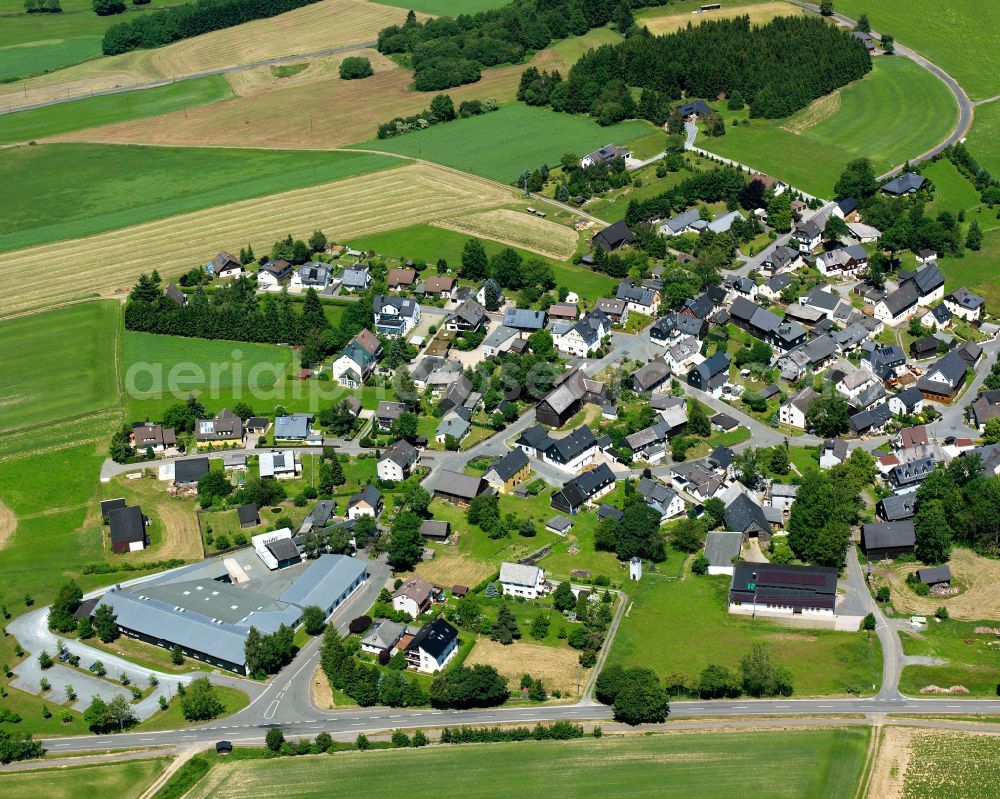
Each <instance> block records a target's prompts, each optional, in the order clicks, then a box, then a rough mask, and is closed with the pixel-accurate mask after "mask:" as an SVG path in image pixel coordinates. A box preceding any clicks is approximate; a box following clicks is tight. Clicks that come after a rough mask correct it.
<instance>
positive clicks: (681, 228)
mask: <svg viewBox="0 0 1000 799" xmlns="http://www.w3.org/2000/svg"><path fill="white" fill-rule="evenodd" d="M699 222H700V223H701V224H700V225H698V227H697V228H695V227H694V226H695V225H696V224H697V223H699ZM707 224H708V223H707V222H705V220H703V219H702V218H701V213H700V212H699V210H698V209H697V208H688V209H687V210H686V211H683V212H681V213H679V214H677V216H674V217H671V218H670V219H668V220H667V221H666V222H664V223H663V224H662V225H660V235H661V236H680V235H681V234H682V233H691V232H696V230H699V229H703V228H705V227H706V226H707Z"/></svg>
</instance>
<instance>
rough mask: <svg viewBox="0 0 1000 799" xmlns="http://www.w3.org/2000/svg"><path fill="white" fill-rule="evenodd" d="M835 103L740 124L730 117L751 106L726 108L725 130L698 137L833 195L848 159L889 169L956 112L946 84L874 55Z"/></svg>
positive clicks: (921, 148) (939, 136) (927, 143)
mask: <svg viewBox="0 0 1000 799" xmlns="http://www.w3.org/2000/svg"><path fill="white" fill-rule="evenodd" d="M836 103H837V100H835V99H834V98H832V97H828V98H824V99H821V100H818V101H817V102H816V103H814V104H813V105H811V106H809V107H807V108H804V109H803V110H801V111H799V112H797V113H796V114H793V115H792V116H791V117H788V118H786V119H778V120H762V119H754V120H750V124H749V125H742V124H741V125H739V126H738V127H732V126H731V122H730V120H731V119H732V118H733V117H737V118H739V119H741V120H742V119H745V118H746V116H747V112H746V111H741V112H738V113H737V114H731V113H729V112H728V111H725V110H724V108H723V116H724V117H726V123H727V124H726V135H725V136H721V137H719V138H709V137H708V136H705V135H703V134H702V135H699V136H698V139H697V141H696V144H697V146H699V147H702V148H704V149H706V150H710V151H711V152H713V153H715V154H717V155H722V156H726V157H728V158H733V159H736V160H737V161H740V162H741V163H744V164H746V165H748V166H751V167H753V168H755V169H759V170H761V171H763V172H767V173H769V174H771V175H774V176H776V177H779V178H781V179H783V180H786V181H788V182H789V183H791V184H792V185H793V186H795V187H796V188H800V189H803V190H805V191H807V192H809V193H811V194H815V195H817V196H820V197H829V196H832V193H833V186H834V184H835V183H836V182H837V178H838V177H839V176H840V173H841V172H842V171H843V168H844V165H845V164H846V163H847V162H848V161H850V160H851V159H853V158H862V157H864V158H869V159H871V161H872V163H873V165H874V167H875V171H876V173H877V174H881V173H883V172H887V171H888V170H889V169H891V168H892V167H893V166H895V165H897V164H901V163H903V162H904V161H906V160H907V159H908V158H912V157H914V156H916V155H920V154H921V153H923V152H926V151H927V150H928V149H930V148H931V147H933V146H934V145H935V144H938V143H940V142H941V141H943V140H944V139H945V138H946V137H947V136H948V134H949V133H950V132H951V130H952V129H953V128H954V125H955V121H956V120H957V117H958V110H957V107H956V106H955V102H954V100H953V99H952V97H951V94H950V93H949V92H948V89H947V87H946V86H945V85H944V84H943V83H942V82H941V81H939V80H938V79H937V78H935V77H934V76H933V75H931V74H930V73H929V72H927V71H926V70H924V69H921V68H920V67H918V66H917V65H916V64H914V63H913V62H912V61H909V60H907V59H903V58H889V57H881V58H877V59H875V62H874V67H873V69H872V72H871V73H870V74H869V75H867V76H866V77H865V78H863V79H862V80H860V81H855V82H854V83H852V84H849V85H848V86H845V87H844V88H843V89H841V90H840V94H839V106H838V105H836ZM718 105H719V106H724V104H723V103H719V104H718ZM831 105H832V107H831ZM833 108H835V110H833ZM831 110H833V113H832V114H830V111H831Z"/></svg>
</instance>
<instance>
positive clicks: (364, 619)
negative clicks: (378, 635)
mask: <svg viewBox="0 0 1000 799" xmlns="http://www.w3.org/2000/svg"><path fill="white" fill-rule="evenodd" d="M371 626H372V617H371V616H358V617H357V618H356V619H351V623H350V624H349V625H347V629H348V630H349V631H350V632H352V633H354V634H355V635H359V634H360V633H363V632H364V631H365V630H367V629H368V628H369V627H371Z"/></svg>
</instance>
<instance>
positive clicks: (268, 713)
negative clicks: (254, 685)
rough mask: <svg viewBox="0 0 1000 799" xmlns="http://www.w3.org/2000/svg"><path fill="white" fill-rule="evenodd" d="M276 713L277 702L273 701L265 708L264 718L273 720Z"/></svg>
mask: <svg viewBox="0 0 1000 799" xmlns="http://www.w3.org/2000/svg"><path fill="white" fill-rule="evenodd" d="M277 712H278V700H277V699H275V700H274V701H273V702H271V704H270V705H268V706H267V710H265V711H264V718H266V719H273V718H274V714H275V713H277Z"/></svg>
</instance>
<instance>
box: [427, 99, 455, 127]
mask: <svg viewBox="0 0 1000 799" xmlns="http://www.w3.org/2000/svg"><path fill="white" fill-rule="evenodd" d="M431 115H432V116H433V117H434V119H436V120H437V121H438V122H448V121H450V120H452V119H454V118H455V104H454V103H453V102H452V101H451V98H450V97H449V96H448V95H447V94H435V95H434V99H433V100H431Z"/></svg>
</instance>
